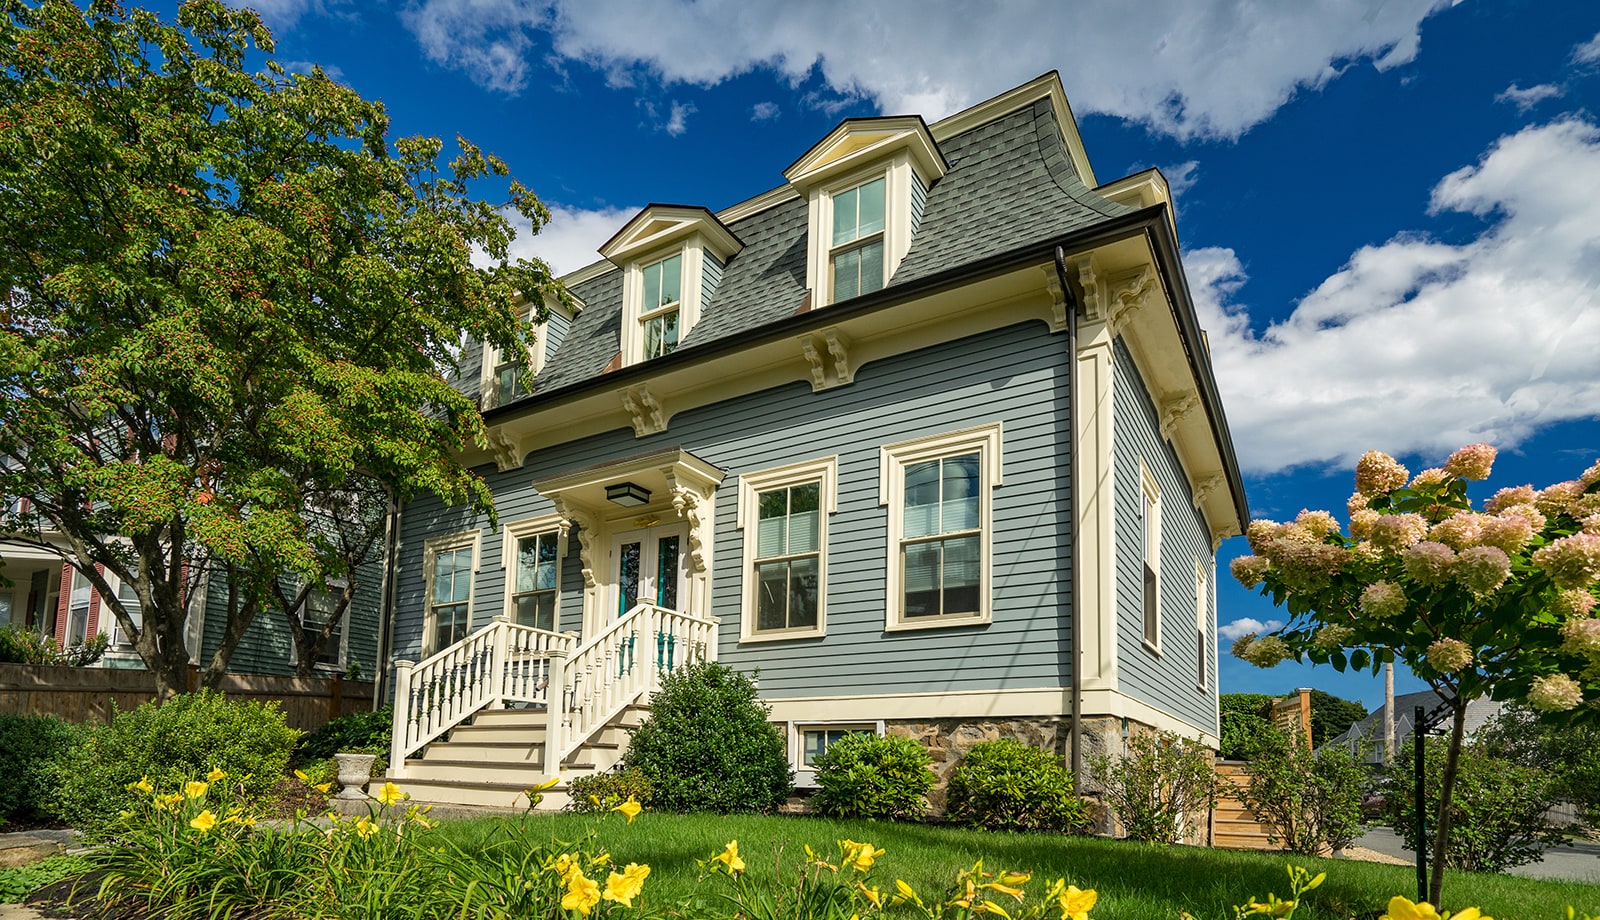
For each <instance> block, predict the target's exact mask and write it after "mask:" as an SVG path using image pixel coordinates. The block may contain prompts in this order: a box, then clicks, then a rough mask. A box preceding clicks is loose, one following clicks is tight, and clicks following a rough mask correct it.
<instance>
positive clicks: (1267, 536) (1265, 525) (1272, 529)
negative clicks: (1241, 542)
mask: <svg viewBox="0 0 1600 920" xmlns="http://www.w3.org/2000/svg"><path fill="white" fill-rule="evenodd" d="M1281 526H1282V525H1281V524H1279V523H1278V522H1277V521H1269V520H1267V519H1266V518H1257V519H1255V520H1253V521H1251V522H1250V526H1249V527H1246V528H1245V531H1244V538H1245V539H1246V540H1248V541H1250V550H1251V551H1252V552H1254V553H1255V554H1256V555H1260V554H1261V553H1263V552H1265V551H1266V549H1267V544H1268V543H1271V542H1272V538H1273V537H1275V536H1277V535H1278V528H1279V527H1281Z"/></svg>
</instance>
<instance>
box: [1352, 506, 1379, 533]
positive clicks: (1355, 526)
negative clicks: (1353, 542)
mask: <svg viewBox="0 0 1600 920" xmlns="http://www.w3.org/2000/svg"><path fill="white" fill-rule="evenodd" d="M1378 517H1379V514H1378V512H1376V511H1373V510H1372V509H1371V508H1357V509H1356V510H1355V511H1352V512H1350V536H1352V537H1355V538H1356V539H1357V540H1365V539H1367V538H1369V537H1371V536H1372V523H1373V522H1374V521H1376V520H1377V519H1378Z"/></svg>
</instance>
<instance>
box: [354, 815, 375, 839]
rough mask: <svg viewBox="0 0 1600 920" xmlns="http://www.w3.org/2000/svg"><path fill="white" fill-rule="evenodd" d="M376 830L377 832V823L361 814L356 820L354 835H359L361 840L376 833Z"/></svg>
mask: <svg viewBox="0 0 1600 920" xmlns="http://www.w3.org/2000/svg"><path fill="white" fill-rule="evenodd" d="M377 832H378V825H377V824H376V823H374V822H373V821H372V819H371V818H368V817H367V816H366V815H362V816H361V820H359V821H357V822H356V836H358V837H360V838H361V839H362V840H365V839H367V838H368V837H371V836H372V835H373V834H376V833H377Z"/></svg>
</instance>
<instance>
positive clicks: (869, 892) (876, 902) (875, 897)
mask: <svg viewBox="0 0 1600 920" xmlns="http://www.w3.org/2000/svg"><path fill="white" fill-rule="evenodd" d="M856 888H858V889H859V890H860V891H861V894H862V896H863V897H865V898H866V899H867V900H868V901H871V902H872V906H873V907H876V908H879V909H882V907H883V895H882V894H880V893H879V892H878V889H877V888H868V887H867V886H866V885H864V884H862V883H861V882H856Z"/></svg>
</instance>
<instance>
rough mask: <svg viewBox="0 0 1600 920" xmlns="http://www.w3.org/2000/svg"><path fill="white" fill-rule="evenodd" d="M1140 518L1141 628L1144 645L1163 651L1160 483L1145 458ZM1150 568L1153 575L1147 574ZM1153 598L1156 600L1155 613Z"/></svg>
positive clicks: (1141, 485) (1148, 648) (1156, 650)
mask: <svg viewBox="0 0 1600 920" xmlns="http://www.w3.org/2000/svg"><path fill="white" fill-rule="evenodd" d="M1139 522H1140V537H1141V539H1142V540H1143V541H1144V546H1143V548H1142V554H1141V555H1140V557H1139V562H1140V569H1139V586H1140V591H1139V600H1140V606H1139V629H1140V633H1141V635H1142V636H1143V638H1144V647H1145V648H1146V649H1147V650H1149V651H1150V652H1151V653H1153V654H1155V655H1156V656H1158V657H1159V656H1160V655H1161V487H1160V486H1159V485H1158V484H1157V483H1156V480H1155V476H1153V475H1152V474H1151V473H1150V468H1149V467H1147V466H1145V464H1144V461H1143V460H1141V461H1139ZM1146 568H1148V569H1149V570H1150V572H1151V574H1152V576H1153V577H1152V578H1147V577H1146V575H1145V569H1146ZM1152 602H1153V604H1154V607H1153V614H1152V612H1151V611H1152V606H1151V605H1152Z"/></svg>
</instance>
